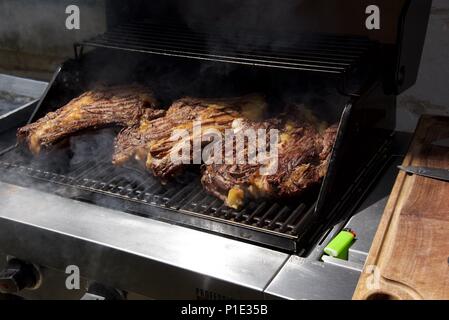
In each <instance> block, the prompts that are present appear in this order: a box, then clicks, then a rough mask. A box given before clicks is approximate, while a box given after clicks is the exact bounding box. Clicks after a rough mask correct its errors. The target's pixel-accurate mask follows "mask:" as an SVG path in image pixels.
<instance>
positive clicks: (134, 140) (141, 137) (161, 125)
mask: <svg viewBox="0 0 449 320" xmlns="http://www.w3.org/2000/svg"><path fill="white" fill-rule="evenodd" d="M265 109H266V103H265V100H264V98H263V97H261V96H259V95H249V96H245V97H237V98H230V99H197V98H183V99H180V100H178V101H175V102H174V103H173V104H172V106H171V107H170V108H169V109H168V110H167V113H166V115H165V116H164V117H161V118H158V119H154V120H150V121H149V120H147V119H143V120H142V121H140V123H139V124H137V125H135V126H132V127H130V128H126V129H124V130H123V131H122V132H121V133H120V134H119V135H118V136H117V138H116V141H115V152H114V155H113V163H114V164H115V165H123V164H124V163H126V162H127V161H130V160H131V159H133V158H134V159H136V160H138V161H139V162H142V163H144V164H145V166H146V168H147V169H149V170H150V171H152V172H153V174H154V175H155V176H156V177H159V178H161V179H162V180H167V179H169V178H171V177H173V176H174V175H176V174H178V173H179V172H181V171H182V170H183V168H185V166H186V165H184V164H179V163H174V162H172V161H171V157H170V154H171V152H172V150H173V148H174V146H175V144H176V143H177V141H173V140H172V139H171V137H172V134H173V132H174V131H175V130H176V129H185V130H187V131H188V132H189V139H190V143H192V141H193V123H194V121H198V122H200V123H201V128H202V130H203V132H204V130H208V129H214V130H217V131H218V132H224V131H225V130H226V129H228V128H231V126H232V123H233V121H234V120H236V119H237V118H240V117H243V116H245V117H250V118H251V117H255V118H258V117H260V116H261V114H260V113H261V112H263V110H265Z"/></svg>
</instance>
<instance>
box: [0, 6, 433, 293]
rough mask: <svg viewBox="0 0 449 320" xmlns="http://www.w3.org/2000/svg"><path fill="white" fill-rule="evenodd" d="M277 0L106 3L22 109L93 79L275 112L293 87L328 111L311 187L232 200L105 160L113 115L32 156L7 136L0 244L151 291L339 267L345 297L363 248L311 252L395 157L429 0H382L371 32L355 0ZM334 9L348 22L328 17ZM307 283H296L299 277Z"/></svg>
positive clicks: (277, 281)
mask: <svg viewBox="0 0 449 320" xmlns="http://www.w3.org/2000/svg"><path fill="white" fill-rule="evenodd" d="M288 2H289V4H290V5H293V7H294V8H295V10H292V11H291V12H290V14H291V15H292V16H286V17H285V20H284V21H285V23H278V21H276V23H274V24H273V23H271V24H270V23H267V24H258V23H254V24H253V23H251V21H250V22H249V23H248V24H246V25H245V23H244V21H241V20H240V19H237V18H235V19H237V21H236V23H234V24H230V23H228V22H226V21H224V22H223V21H222V20H215V21H214V19H213V17H216V16H217V15H218V14H219V13H220V12H216V11H217V10H221V9H222V7H221V6H222V5H223V6H225V7H226V4H224V3H223V4H219V5H217V6H216V7H211V6H210V5H208V4H207V3H206V2H201V1H195V3H194V4H192V7H191V10H187V9H185V7H184V5H182V4H181V3H178V2H177V1H168V2H164V3H159V2H151V3H149V2H144V1H130V2H126V4H125V3H123V2H118V1H109V2H108V7H107V8H108V10H107V17H108V24H109V27H108V30H107V31H106V33H104V34H101V35H98V36H96V37H94V38H92V39H88V40H86V41H83V42H80V43H77V44H75V58H74V59H71V60H68V61H66V62H65V63H64V64H63V65H62V66H61V67H60V68H59V69H58V70H57V71H56V73H55V75H54V78H53V80H52V82H51V83H50V88H49V90H48V91H47V92H46V94H45V95H44V97H43V98H42V99H41V101H40V103H39V105H38V106H37V108H36V110H35V112H34V114H33V116H32V117H31V119H30V122H34V121H35V120H37V119H39V118H41V117H43V116H44V115H45V114H47V113H48V112H50V111H54V110H55V109H57V108H59V107H61V106H62V105H64V104H65V103H67V102H68V101H70V100H71V99H73V98H74V97H76V96H78V95H79V94H80V93H82V92H83V91H85V90H86V89H87V88H89V87H90V86H91V85H92V84H94V83H107V84H117V83H119V84H124V83H125V84H126V83H136V82H137V83H141V84H144V85H148V86H149V87H151V88H152V89H153V90H154V91H155V92H156V94H157V95H158V98H159V99H160V101H162V103H163V104H165V103H168V102H169V101H173V100H174V99H176V98H180V97H182V96H185V95H190V96H210V97H223V96H232V95H236V94H245V93H249V92H261V93H263V94H265V95H266V96H267V99H268V100H269V102H270V106H271V108H270V110H269V111H270V113H271V114H272V115H276V114H277V113H279V112H280V110H281V104H282V103H281V101H283V99H284V98H285V97H286V96H287V97H292V98H293V97H294V98H295V99H299V100H300V101H302V102H303V103H305V104H307V105H308V106H309V107H311V108H312V109H313V110H314V111H316V112H317V113H318V114H320V115H322V116H323V117H324V118H328V119H333V121H337V122H338V123H339V130H338V135H337V140H336V142H335V145H334V147H333V152H332V157H331V160H330V165H329V169H328V172H327V174H326V177H325V178H324V181H323V182H322V184H321V185H320V186H318V187H316V188H313V189H311V190H310V191H308V192H307V193H305V194H304V195H303V196H301V197H298V198H297V199H293V200H289V201H285V202H284V201H273V200H263V199H260V200H253V201H252V202H250V203H248V204H247V205H246V206H245V207H244V208H243V209H241V210H234V209H230V208H228V207H226V206H225V205H224V204H223V203H222V201H220V200H218V199H216V198H214V197H212V196H210V195H208V194H207V193H206V192H205V191H204V190H203V188H202V187H201V184H200V182H199V174H198V172H197V171H195V170H191V171H188V172H186V173H185V174H183V175H181V176H179V177H177V178H176V179H174V180H173V181H170V182H169V183H167V184H162V183H160V181H159V180H157V179H156V178H154V177H153V176H152V175H151V174H150V173H148V172H146V171H145V170H142V168H141V167H139V166H134V165H132V164H129V165H127V166H125V167H121V168H118V167H114V166H113V165H112V164H111V161H110V158H111V150H112V143H113V138H114V136H115V134H116V133H117V130H115V129H114V128H112V129H105V130H101V131H99V132H87V133H83V134H81V135H77V136H75V137H73V138H71V139H70V140H69V141H68V142H66V143H65V145H61V146H58V148H54V149H53V150H51V151H50V152H48V153H45V154H42V155H40V156H38V157H33V156H31V155H30V153H29V152H27V150H24V148H23V147H22V146H21V145H14V143H15V141H14V139H10V140H9V141H10V144H9V145H10V147H9V148H5V149H4V150H3V151H1V152H0V179H1V180H2V181H3V182H1V184H2V185H1V191H0V197H1V198H2V199H5V200H4V201H2V202H4V204H3V205H2V206H3V209H2V211H1V216H0V218H1V219H0V226H1V227H2V228H5V230H12V231H11V232H12V233H3V232H2V235H1V236H0V243H7V244H8V246H4V247H2V250H1V251H4V253H5V254H7V255H10V256H14V257H16V258H18V259H21V260H24V261H27V262H30V263H34V264H36V265H39V266H42V267H41V269H42V270H46V269H47V270H49V269H56V270H59V272H60V273H58V272H55V273H51V272H49V274H53V275H52V276H51V277H53V276H54V277H55V279H56V278H61V279H62V278H64V274H63V272H64V270H65V268H66V267H67V266H69V265H76V266H79V268H80V270H81V273H82V275H83V276H84V277H85V278H86V279H88V280H91V281H97V282H100V283H102V284H104V285H105V287H106V286H110V287H114V288H119V289H120V290H123V291H128V292H133V293H136V294H140V295H144V296H146V297H153V298H160V297H162V298H192V297H193V298H209V299H212V298H229V297H231V298H257V297H258V298H260V297H264V296H266V297H281V298H329V297H332V292H333V291H332V290H330V291H329V292H327V293H325V292H323V291H322V290H321V289H320V288H319V286H320V284H319V283H321V285H322V281H323V279H326V281H329V283H333V282H332V279H333V278H334V277H335V278H338V277H340V278H342V279H346V280H345V281H344V282H343V283H340V284H338V283H334V285H335V286H337V287H338V288H337V287H336V289H335V290H337V291H338V290H341V291H342V292H345V294H344V295H343V296H344V297H346V298H349V297H350V295H351V288H353V287H354V286H355V283H356V279H357V277H358V272H359V271H360V268H361V265H362V264H363V260H364V258H363V255H364V251H353V252H352V255H351V256H350V261H349V262H348V261H343V262H342V261H338V260H337V259H334V260H333V259H327V260H326V262H319V260H320V258H321V255H322V248H323V246H324V245H325V244H326V243H327V241H329V239H330V238H332V236H333V235H335V233H337V232H339V231H340V230H341V229H342V228H343V227H345V226H346V225H347V224H348V221H352V223H353V222H354V218H353V219H352V220H351V217H352V216H353V215H354V213H355V212H357V209H358V208H360V205H361V204H362V203H363V201H364V199H365V198H366V195H367V193H368V191H370V190H372V187H373V186H374V185H375V184H376V181H378V178H379V177H380V176H381V175H382V172H384V171H383V170H384V169H385V168H388V167H389V165H391V154H392V152H391V150H392V149H394V148H395V141H397V138H394V127H395V114H396V95H397V94H399V93H400V92H402V91H404V90H406V89H407V88H408V87H410V86H411V85H412V84H413V83H414V82H415V80H416V74H417V70H418V67H419V60H420V55H421V50H422V45H423V40H424V35H425V30H426V25H427V19H428V15H429V10H430V1H421V2H419V3H418V2H415V1H405V0H404V1H397V2H395V4H391V3H390V2H387V1H379V6H380V7H381V9H382V10H384V11H385V12H387V11H388V12H389V14H388V16H387V15H386V16H385V21H384V23H385V25H386V26H389V27H390V28H389V29H388V30H387V29H382V30H377V31H371V30H366V28H365V24H364V23H363V24H362V22H361V21H362V20H361V18H363V17H364V12H365V11H364V8H365V7H366V5H365V4H364V3H363V1H362V2H360V1H348V2H345V3H346V4H340V3H338V4H337V2H336V1H331V3H328V2H326V6H327V7H333V6H336V8H339V9H338V10H336V11H334V12H332V14H331V13H330V12H328V11H327V10H320V7H319V6H318V7H317V6H316V4H312V2H310V1H302V2H299V3H297V4H295V3H294V2H293V1H291V2H290V1H288ZM318 2H322V1H318ZM314 3H315V2H314ZM321 5H323V6H324V4H323V3H321ZM265 6H268V7H275V6H276V5H275V4H274V3H273V2H272V3H271V4H270V3H267V4H265V3H264V5H260V6H248V7H246V6H242V8H240V9H238V11H237V12H239V16H240V15H242V16H247V15H255V16H260V15H261V12H260V11H261V10H262V12H265V14H268V12H267V11H266V7H265ZM137 8H138V10H136V9H137ZM198 8H203V9H207V10H199V11H198V10H195V9H198ZM228 9H229V10H237V9H235V8H234V7H231V8H228ZM241 10H243V11H241ZM353 12H359V14H358V15H356V16H355V17H354V16H352V13H353ZM350 15H351V17H350ZM311 17H313V19H314V20H317V21H321V22H322V23H319V24H316V23H311V22H310V21H311V20H310V18H311ZM208 18H209V19H208ZM344 18H346V19H348V22H347V24H342V23H340V22H338V21H340V20H341V19H344ZM351 18H352V20H353V21H352V20H351V21H352V22H350V21H349V19H351ZM262 20H263V19H262ZM217 21H219V22H217ZM267 21H271V20H270V19H269V18H267ZM411 21H412V22H411ZM411 24H413V28H411V26H410V25H411ZM406 51H407V52H406ZM4 139H6V136H5V138H4ZM395 139H396V140H395ZM387 185H388V183H387ZM378 216H379V212H377V213H376V215H375V220H376V219H377V218H378ZM350 223H351V222H350ZM373 223H375V222H373ZM371 233H373V232H371ZM366 234H370V232H367V233H366ZM19 235H20V238H19ZM15 239H23V242H17V241H15ZM369 241H370V236H368V237H367V239H366V240H365V242H369ZM359 243H363V240H361V241H360V242H359ZM366 251H367V249H366ZM309 268H310V269H311V270H313V272H312V273H313V275H310V273H309V272H308V271H307V270H308V269H309ZM320 268H321V269H320ZM134 270H135V271H134ZM47 272H48V271H47ZM44 273H45V271H43V274H44ZM339 274H341V275H342V276H338V275H339ZM42 279H43V280H42V286H43V288H45V276H43V277H42ZM292 279H295V281H296V280H297V281H299V282H300V283H295V281H292ZM318 280H319V281H318ZM58 281H59V280H58ZM86 281H87V280H86ZM301 281H303V282H301ZM315 281H316V283H317V286H318V287H317V286H315V287H314V288H313V289H312V288H311V289H310V291H309V293H310V296H309V297H307V292H306V290H304V286H305V285H307V286H308V284H311V283H314V282H315ZM320 281H321V282H320ZM63 283H64V282H61V286H62V285H63ZM176 283H180V284H182V285H181V286H180V287H178V286H176ZM37 292H39V290H35V291H34V292H31V291H30V292H28V293H24V295H25V296H26V295H28V294H29V296H33V295H34V296H36V293H37ZM40 292H48V290H43V291H40ZM81 293H84V292H79V293H77V294H78V295H82V294H81ZM77 294H73V295H72V297H74V296H77ZM320 294H321V295H320ZM37 296H39V293H37ZM343 296H342V297H343ZM342 297H338V298H342Z"/></svg>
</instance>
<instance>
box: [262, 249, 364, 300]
mask: <svg viewBox="0 0 449 320" xmlns="http://www.w3.org/2000/svg"><path fill="white" fill-rule="evenodd" d="M359 276H360V272H358V271H356V270H352V269H348V268H342V267H340V266H336V265H333V264H327V263H324V262H319V261H313V260H309V259H304V258H300V257H297V256H292V257H291V258H290V259H289V260H288V262H287V263H286V264H285V266H284V267H283V268H282V270H281V271H280V272H279V274H278V275H277V276H276V278H275V279H274V280H273V282H272V283H271V284H270V285H269V286H268V288H267V289H266V291H265V292H266V298H278V299H294V300H306V299H307V300H346V299H351V298H352V294H353V292H354V290H355V287H356V285H357V281H358V279H359Z"/></svg>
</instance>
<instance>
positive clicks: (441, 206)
mask: <svg viewBox="0 0 449 320" xmlns="http://www.w3.org/2000/svg"><path fill="white" fill-rule="evenodd" d="M446 138H449V118H446V117H432V116H424V117H423V118H422V119H421V120H420V123H419V125H418V128H417V131H416V133H415V137H414V139H413V142H412V145H411V147H410V150H409V151H408V154H407V156H406V158H405V160H404V163H403V165H404V166H410V165H413V166H428V167H435V168H444V169H449V148H446V147H437V146H433V145H432V142H434V141H435V140H440V139H446ZM354 299H449V183H448V182H442V181H437V180H432V179H429V178H424V177H419V176H410V175H407V174H406V173H404V172H400V173H399V175H398V177H397V180H396V183H395V186H394V188H393V191H392V193H391V195H390V199H389V201H388V204H387V206H386V209H385V212H384V214H383V216H382V219H381V222H380V225H379V228H378V230H377V233H376V236H375V238H374V241H373V244H372V247H371V250H370V253H369V255H368V259H367V261H366V264H365V267H364V271H363V272H362V275H361V277H360V280H359V283H358V286H357V288H356V291H355V294H354Z"/></svg>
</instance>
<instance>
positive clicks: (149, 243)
mask: <svg viewBox="0 0 449 320" xmlns="http://www.w3.org/2000/svg"><path fill="white" fill-rule="evenodd" d="M0 199H2V205H1V207H0V247H1V248H0V251H3V252H5V253H6V254H10V255H14V256H16V257H18V258H26V259H28V260H29V261H32V262H33V263H36V264H40V265H43V266H45V267H50V268H55V269H58V270H65V268H66V267H67V264H74V265H77V266H78V267H79V268H80V271H81V275H82V276H83V277H85V278H88V279H95V280H97V281H99V282H102V283H105V284H108V285H110V286H113V287H117V288H120V289H124V290H129V291H132V292H135V293H139V294H142V295H145V296H147V297H152V298H196V295H197V291H196V288H199V289H202V290H207V291H208V292H213V293H217V294H219V295H222V296H227V297H232V298H249V299H251V298H261V297H262V296H263V290H264V288H265V287H266V286H267V285H268V284H269V282H270V281H271V279H272V278H273V277H274V276H275V274H276V273H277V272H278V271H279V269H280V268H281V266H282V265H283V264H284V263H285V261H286V260H287V259H288V255H287V254H284V253H280V252H276V251H272V250H268V249H265V248H260V247H257V246H254V245H250V244H246V243H243V242H240V241H234V240H231V239H226V238H223V237H219V236H215V235H212V234H208V233H204V232H199V231H196V230H191V229H187V228H183V227H180V226H176V225H170V224H167V223H163V222H159V221H155V220H151V219H146V218H142V217H138V216H133V215H129V214H126V213H124V212H119V211H114V210H109V209H105V208H101V207H98V206H94V205H90V204H86V203H81V202H78V201H73V200H70V199H65V198H61V197H58V196H55V195H51V194H46V193H42V192H39V191H35V190H31V189H25V188H21V187H17V186H13V185H9V184H5V183H0Z"/></svg>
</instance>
